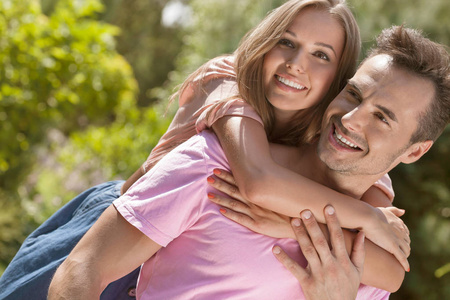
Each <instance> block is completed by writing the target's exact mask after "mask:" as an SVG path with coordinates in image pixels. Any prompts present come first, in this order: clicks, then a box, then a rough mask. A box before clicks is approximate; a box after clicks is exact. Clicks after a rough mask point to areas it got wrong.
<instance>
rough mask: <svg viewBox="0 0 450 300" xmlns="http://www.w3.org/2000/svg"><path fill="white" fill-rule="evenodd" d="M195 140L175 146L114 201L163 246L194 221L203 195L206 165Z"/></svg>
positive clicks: (151, 237) (120, 209) (128, 219)
mask: <svg viewBox="0 0 450 300" xmlns="http://www.w3.org/2000/svg"><path fill="white" fill-rule="evenodd" d="M194 142H197V143H198V138H197V139H194V138H193V139H190V140H188V141H187V142H185V143H184V144H182V145H180V146H179V147H177V148H175V149H174V150H173V151H171V152H170V153H169V154H167V155H166V156H165V157H164V158H163V159H161V161H159V162H158V164H156V165H155V166H154V167H153V168H152V169H151V170H150V171H149V172H147V173H146V174H145V175H144V176H142V177H141V178H140V179H139V180H138V181H137V182H136V183H135V184H134V185H133V186H132V187H131V188H130V189H129V190H128V191H127V192H126V193H125V194H124V195H122V196H121V197H120V198H119V199H117V200H116V201H114V203H113V204H114V206H115V207H116V209H117V211H118V212H119V213H120V214H121V215H122V216H123V217H124V218H125V219H126V220H127V221H128V222H129V223H130V224H131V225H133V226H134V227H136V228H137V229H139V230H140V231H141V232H142V233H144V234H145V235H146V236H148V237H149V238H150V239H152V240H153V241H155V242H156V243H158V244H159V245H161V246H163V247H165V246H167V244H168V243H170V242H171V241H172V240H173V239H175V238H176V237H178V236H179V235H180V234H181V233H182V232H184V231H186V230H187V229H188V228H189V227H190V226H192V224H194V223H195V222H196V221H197V219H198V217H199V211H201V206H202V205H203V204H202V202H201V201H200V199H203V198H204V197H205V196H204V195H206V188H205V186H206V185H205V184H203V183H204V181H205V180H206V179H205V178H206V174H207V167H206V165H205V160H204V153H203V152H202V149H200V148H198V147H196V144H195V143H194Z"/></svg>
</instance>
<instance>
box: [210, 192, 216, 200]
mask: <svg viewBox="0 0 450 300" xmlns="http://www.w3.org/2000/svg"><path fill="white" fill-rule="evenodd" d="M215 197H216V196H215V195H214V194H212V193H208V198H209V199H214V198H215Z"/></svg>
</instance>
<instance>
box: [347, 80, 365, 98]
mask: <svg viewBox="0 0 450 300" xmlns="http://www.w3.org/2000/svg"><path fill="white" fill-rule="evenodd" d="M347 84H348V85H349V86H350V87H351V88H352V89H354V90H356V91H357V92H358V94H359V95H362V92H361V89H360V88H359V87H358V84H357V83H356V82H355V81H353V80H351V79H349V80H348V81H347Z"/></svg>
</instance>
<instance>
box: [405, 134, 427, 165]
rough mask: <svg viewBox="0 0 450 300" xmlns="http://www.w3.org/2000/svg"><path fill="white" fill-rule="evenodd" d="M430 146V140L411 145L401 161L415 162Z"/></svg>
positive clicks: (406, 162)
mask: <svg viewBox="0 0 450 300" xmlns="http://www.w3.org/2000/svg"><path fill="white" fill-rule="evenodd" d="M431 146H433V141H431V140H428V141H425V142H420V143H415V144H413V145H411V146H410V147H409V149H408V150H407V151H406V155H405V157H404V158H403V160H402V163H404V164H411V163H413V162H416V161H417V160H419V158H421V157H422V156H423V155H424V154H425V153H427V152H428V150H430V148H431Z"/></svg>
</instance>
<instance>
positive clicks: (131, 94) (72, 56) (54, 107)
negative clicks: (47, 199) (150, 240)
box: [0, 0, 137, 262]
mask: <svg viewBox="0 0 450 300" xmlns="http://www.w3.org/2000/svg"><path fill="white" fill-rule="evenodd" d="M101 9H102V5H101V3H100V2H99V1H97V0H85V1H69V0H60V1H59V2H58V3H57V5H56V6H55V8H54V11H53V13H52V14H51V15H50V16H45V15H43V14H42V12H41V8H40V2H39V1H38V0H24V1H22V2H21V3H20V4H18V3H17V2H16V1H10V0H5V1H1V2H0V120H1V124H2V134H1V135H0V145H2V146H1V147H0V195H3V196H4V197H2V199H0V202H6V201H8V200H12V201H14V200H15V202H16V203H17V200H24V199H21V198H20V197H21V196H22V195H23V193H21V191H23V190H27V189H30V188H31V189H32V188H33V187H26V186H24V184H23V183H24V182H25V179H26V178H27V177H28V174H29V173H30V171H31V170H32V169H33V167H34V163H35V162H36V157H37V156H36V151H37V149H38V148H39V146H41V145H45V144H46V143H47V134H48V132H49V131H48V130H49V129H50V128H58V130H59V131H61V132H63V133H64V134H69V133H70V132H72V131H74V130H80V129H82V128H85V127H87V125H89V124H94V125H105V124H108V123H110V122H111V121H113V120H114V119H115V118H116V116H117V113H118V112H120V110H122V109H125V108H127V107H131V106H134V105H135V94H136V92H137V87H136V82H135V80H134V77H133V73H132V69H131V68H130V66H129V64H128V63H127V62H126V61H125V60H124V59H123V57H121V56H120V55H118V54H117V52H116V50H115V41H114V37H115V36H116V35H117V33H118V30H117V28H116V27H114V26H111V25H108V24H105V23H101V22H97V21H95V20H93V19H92V16H94V15H95V14H96V13H99V12H101ZM19 186H21V187H20V188H18V187H19ZM19 203H20V202H19ZM2 205H6V206H5V207H8V208H11V209H13V208H15V209H20V206H12V205H11V203H8V204H4V203H3V204H2ZM6 214H11V215H13V216H14V215H19V216H20V213H15V212H12V211H2V213H1V218H0V227H1V228H2V230H0V241H1V242H0V243H1V244H0V247H1V251H0V261H3V262H4V261H5V259H6V258H5V256H8V255H10V251H8V250H6V249H7V248H8V247H9V246H8V245H9V244H8V243H9V242H8V241H12V240H11V237H10V236H9V237H8V232H9V231H11V230H13V231H16V232H17V231H21V230H22V229H23V228H25V227H27V228H28V225H26V224H25V223H26V221H25V220H24V222H25V223H24V224H19V222H17V223H18V224H16V226H12V225H11V223H8V222H9V221H8V220H10V219H9V218H7V217H5V215H6ZM20 220H21V219H20V218H18V219H17V220H16V221H20ZM3 222H5V223H3ZM5 226H6V227H7V228H5ZM11 226H12V227H17V228H12V227H11ZM24 230H25V229H24ZM26 231H27V233H29V230H26ZM4 235H5V236H4ZM15 239H16V240H17V239H18V238H17V237H16V238H15ZM14 247H16V246H14ZM15 249H17V248H15ZM8 258H9V259H10V256H9V257H8Z"/></svg>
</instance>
